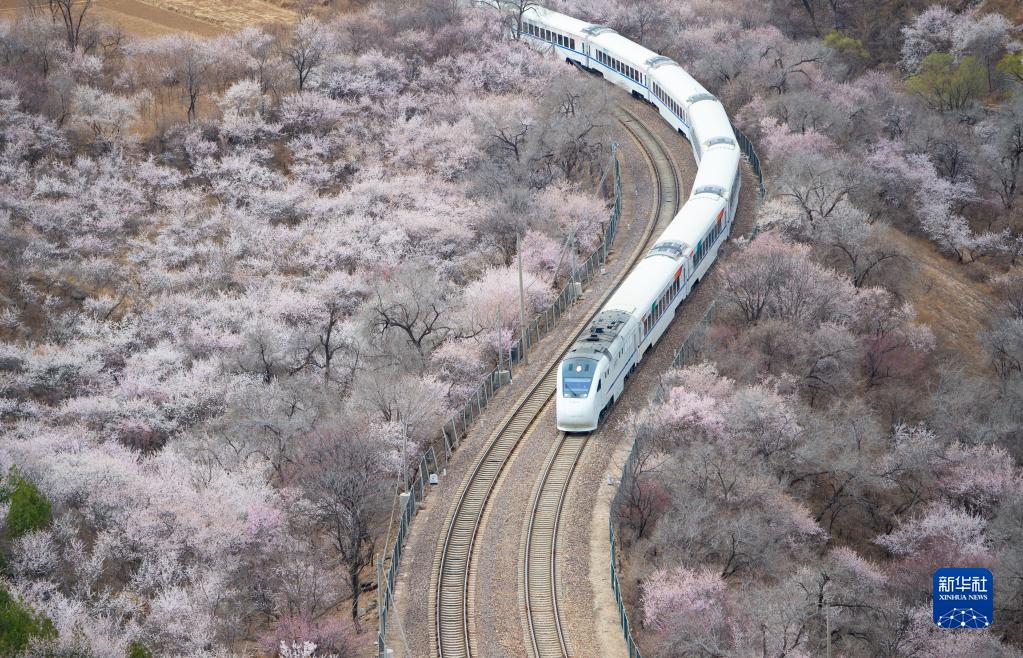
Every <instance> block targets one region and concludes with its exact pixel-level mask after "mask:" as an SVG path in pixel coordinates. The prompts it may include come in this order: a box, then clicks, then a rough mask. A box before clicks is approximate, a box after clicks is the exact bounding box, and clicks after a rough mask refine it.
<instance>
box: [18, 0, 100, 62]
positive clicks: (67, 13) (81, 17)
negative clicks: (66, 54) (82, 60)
mask: <svg viewBox="0 0 1023 658" xmlns="http://www.w3.org/2000/svg"><path fill="white" fill-rule="evenodd" d="M32 6H33V8H34V10H36V11H38V10H40V9H42V8H43V7H44V6H45V8H46V9H47V10H48V11H49V12H50V17H51V18H52V19H53V21H54V22H57V18H58V17H60V20H61V22H62V23H63V24H64V35H65V38H66V39H67V47H68V48H70V49H71V50H77V49H78V45H79V42H80V39H81V35H82V23H83V22H84V21H85V14H86V13H87V12H88V11H89V9H90V8H91V7H92V0H33V5H32Z"/></svg>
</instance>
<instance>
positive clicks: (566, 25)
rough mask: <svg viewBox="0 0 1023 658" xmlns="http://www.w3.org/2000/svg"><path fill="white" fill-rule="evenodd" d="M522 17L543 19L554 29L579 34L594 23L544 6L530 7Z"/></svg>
mask: <svg viewBox="0 0 1023 658" xmlns="http://www.w3.org/2000/svg"><path fill="white" fill-rule="evenodd" d="M522 19H523V20H534V21H541V22H543V24H544V25H546V26H547V27H549V28H550V29H552V30H558V31H561V32H571V33H572V34H575V35H577V36H582V34H583V30H585V29H586V28H588V27H590V26H591V25H593V24H592V23H587V22H586V21H581V20H579V19H578V18H573V17H571V16H566V15H565V14H561V13H558V12H556V11H553V10H551V9H546V8H544V7H530V8H529V9H527V10H526V11H525V12H524V13H523V14H522Z"/></svg>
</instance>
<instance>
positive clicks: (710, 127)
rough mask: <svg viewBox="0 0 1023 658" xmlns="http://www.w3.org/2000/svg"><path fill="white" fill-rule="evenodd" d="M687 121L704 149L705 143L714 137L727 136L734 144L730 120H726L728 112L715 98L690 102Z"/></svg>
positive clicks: (723, 137) (733, 132) (722, 137)
mask: <svg viewBox="0 0 1023 658" xmlns="http://www.w3.org/2000/svg"><path fill="white" fill-rule="evenodd" d="M689 121H690V125H692V126H693V130H695V131H696V136H697V138H698V139H699V140H700V145H701V147H702V148H703V149H704V150H705V149H706V147H707V146H708V144H707V143H708V142H709V141H711V140H713V139H715V138H720V139H722V140H724V139H725V138H727V139H729V140H731V143H732V145H733V146H735V145H736V142H735V131H734V130H732V122H731V121H729V120H728V113H727V112H725V108H724V107H723V106H722V105H721V103H720V102H719V101H718V100H717V99H715V100H713V101H711V100H705V101H701V102H698V103H694V104H692V105H691V106H690V107H689Z"/></svg>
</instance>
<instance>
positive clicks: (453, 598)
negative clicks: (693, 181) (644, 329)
mask: <svg viewBox="0 0 1023 658" xmlns="http://www.w3.org/2000/svg"><path fill="white" fill-rule="evenodd" d="M619 110H620V112H621V114H622V115H624V117H622V116H619V117H618V120H619V121H620V122H621V123H622V125H623V126H624V127H625V129H626V131H627V132H628V133H629V134H630V135H632V137H633V139H634V140H635V141H636V143H637V144H638V145H639V146H640V148H641V150H642V151H643V152H644V155H645V157H646V159H647V160H648V162H649V164H650V166H651V168H652V169H653V170H654V173H655V179H656V186H657V199H658V202H657V207H656V210H657V212H656V213H653V216H652V217H651V221H650V222H649V223H648V226H647V227H646V229H645V230H644V234H643V237H642V239H641V240H640V242H639V244H638V245H637V247H636V248H635V249H634V250H633V252H632V254H631V255H630V258H629V261H628V264H627V267H626V268H623V270H622V272H621V273H619V274H618V276H617V277H616V280H615V281H614V285H612V286H611V287H610V288H609V290H608V291H607V292H606V293H605V294H604V295H603V296H601V298H600V299H599V300H598V302H597V303H596V304H595V305H594V306H593V310H592V312H591V313H589V314H587V316H586V317H585V318H583V319H582V320H581V321H580V322H579V323H578V324H577V325H576V327H575V328H574V330H573V331H572V332H571V338H570V339H569V340H567V341H566V342H565V343H564V344H563V345H562V346H561V348H560V349H559V350H558V352H557V354H556V355H555V357H554V358H553V360H551V361H550V362H549V363H548V364H547V365H546V367H545V369H544V371H543V374H542V375H540V376H539V377H538V378H537V380H536V381H535V382H534V383H533V384H532V385H531V386H530V387H529V389H528V390H527V392H526V393H525V394H524V395H523V396H522V397H520V399H519V400H518V401H517V403H516V404H515V405H514V407H513V409H512V410H511V412H509V413H508V414H507V415H506V416H505V418H504V419H503V420H502V422H501V423H500V425H499V428H498V430H497V431H495V432H494V433H493V434H492V435H491V437H492V438H491V439H490V442H489V444H488V445H487V446H486V448H485V449H484V451H483V454H482V456H481V457H480V458H479V459H478V460H477V461H476V463H475V464H474V465H473V467H472V469H471V470H470V472H469V474H468V475H467V476H466V477H465V479H463V481H462V483H461V485H460V487H459V490H458V492H457V493H456V500H455V503H454V505H453V506H452V508H451V511H450V512H449V514H448V518H447V520H446V523H447V528H446V531H445V532H444V534H443V536H442V543H441V546H440V547H439V550H438V552H437V554H436V555H435V559H434V574H433V583H432V587H431V589H433V590H434V592H432V594H433V596H432V597H431V598H432V599H433V601H432V604H431V609H432V610H431V611H432V612H433V614H434V617H435V618H434V623H433V625H432V628H431V631H432V633H431V634H433V635H434V637H433V642H432V644H433V648H434V650H435V652H436V655H437V656H439V657H440V658H461V657H463V656H464V657H466V658H468V657H469V656H473V655H478V653H477V651H476V647H475V637H474V634H473V633H472V632H471V628H470V623H469V621H470V617H471V609H472V607H473V599H474V596H473V593H472V591H471V590H472V587H471V576H472V575H473V574H472V564H473V553H474V548H475V543H476V539H477V536H478V533H479V529H480V525H481V520H482V518H483V516H484V512H485V511H486V509H487V508H488V504H489V500H490V496H491V494H492V493H493V491H494V488H495V486H496V484H497V481H498V478H499V477H500V475H501V473H502V471H503V470H504V467H505V465H506V464H507V463H508V461H509V459H510V457H511V455H512V453H513V452H514V451H515V449H516V447H517V446H518V445H519V443H520V442H521V440H522V438H523V437H525V436H526V434H527V433H528V432H529V430H530V429H531V428H532V427H533V425H534V424H535V422H536V420H537V418H538V417H539V416H540V414H541V412H542V411H543V409H544V408H545V407H546V406H547V404H548V403H549V402H550V401H551V399H552V398H553V395H554V390H555V388H556V383H557V366H558V364H559V363H560V362H561V359H562V357H563V356H564V355H565V353H567V351H568V350H569V349H570V348H571V346H572V344H573V343H574V342H575V340H576V338H577V337H578V336H579V335H580V334H581V332H582V331H583V330H585V328H586V327H587V326H588V324H589V322H590V320H591V319H592V318H593V316H594V315H596V313H598V312H599V311H600V309H601V308H602V307H603V306H604V304H605V303H606V301H607V299H609V298H610V296H611V295H612V294H613V293H614V291H615V290H617V288H618V286H619V285H620V284H621V282H622V281H623V280H624V279H625V277H626V276H627V275H628V272H629V271H630V270H631V268H632V266H633V265H634V264H635V263H636V262H638V260H639V259H640V258H641V257H642V256H643V254H644V253H645V251H646V247H647V246H648V243H649V242H650V240H651V238H652V236H653V232H654V229H655V228H656V227H657V226H659V225H660V224H661V223H662V222H663V221H665V215H666V214H667V218H666V219H667V221H670V220H671V218H672V217H673V216H674V214H675V212H677V209H678V207H679V202H680V197H681V185H680V182H679V177H678V171H677V169H676V168H675V166H674V163H673V162H672V161H671V158H670V157H669V155H668V150H667V149H666V148H665V147H664V145H663V143H662V142H661V141H660V140H659V139H658V138H657V137H656V136H655V135H654V134H653V132H652V131H650V129H649V128H647V127H646V126H645V125H644V124H643V123H642V121H640V120H639V118H638V117H636V115H635V114H633V113H632V112H630V111H628V110H626V109H624V108H619ZM630 124H631V125H630ZM655 151H657V154H655ZM669 188H673V189H669ZM569 475H570V474H569ZM566 484H567V481H566ZM562 500H563V497H562ZM558 507H559V510H560V504H559V506H558ZM554 530H555V532H556V526H555V528H554ZM552 550H553V549H552ZM553 558H554V556H553V554H552V555H551V563H552V564H553V562H554V559H553ZM551 568H552V569H553V567H551ZM552 573H553V572H552ZM554 589H555V588H554V587H553V586H552V590H551V591H552V595H553V594H554ZM552 601H556V598H552ZM554 610H555V614H554V616H555V618H556V619H557V617H558V615H557V612H556V604H555V608H554ZM556 625H557V626H558V633H559V637H560V642H559V646H560V648H561V651H562V655H567V649H566V645H565V641H564V635H563V632H562V630H561V628H560V622H556ZM544 655H546V654H544Z"/></svg>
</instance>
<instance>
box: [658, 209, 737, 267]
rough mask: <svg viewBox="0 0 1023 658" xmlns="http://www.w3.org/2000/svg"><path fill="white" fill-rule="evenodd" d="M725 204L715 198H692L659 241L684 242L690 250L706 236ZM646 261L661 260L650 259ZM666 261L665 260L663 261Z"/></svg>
mask: <svg viewBox="0 0 1023 658" xmlns="http://www.w3.org/2000/svg"><path fill="white" fill-rule="evenodd" d="M726 205H727V202H726V201H725V199H722V198H721V197H717V196H710V195H701V196H694V197H692V198H690V199H689V201H686V204H685V205H684V206H682V210H680V211H679V213H678V214H677V215H675V219H673V220H671V224H669V225H668V228H666V229H665V230H664V233H662V234H661V237H660V238H659V240H658V241H660V240H672V241H675V242H684V243H685V244H686V245H687V246H688V247H689V248H690V249H695V248H696V244H697V243H698V242H699V241H700V240H702V239H703V237H704V236H705V235H707V231H708V230H710V227H711V225H713V224H714V222H716V221H717V218H718V215H719V213H720V212H721V211H722V210H724V209H725V206H726ZM648 260H661V259H655V258H650V259H648ZM665 260H666V259H665Z"/></svg>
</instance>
